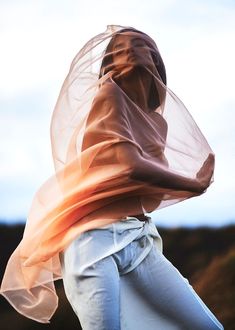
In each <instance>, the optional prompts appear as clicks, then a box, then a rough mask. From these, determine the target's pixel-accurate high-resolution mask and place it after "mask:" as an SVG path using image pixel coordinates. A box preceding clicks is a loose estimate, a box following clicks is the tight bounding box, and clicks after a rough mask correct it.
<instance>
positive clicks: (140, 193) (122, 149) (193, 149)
mask: <svg viewBox="0 0 235 330" xmlns="http://www.w3.org/2000/svg"><path fill="white" fill-rule="evenodd" d="M50 133H51V146H52V156H53V160H54V166H55V174H54V175H53V176H51V177H50V178H49V179H48V180H47V181H46V182H45V183H43V184H42V186H41V187H40V188H39V189H38V191H37V192H36V194H35V196H34V198H33V200H32V204H31V208H30V210H29V213H28V217H27V221H26V225H25V230H24V234H23V238H22V240H21V242H20V244H19V245H18V246H17V248H16V249H15V251H14V252H13V253H12V255H11V256H10V258H9V261H8V263H7V266H6V270H5V273H4V277H3V280H2V284H1V291H0V293H1V294H2V295H3V296H4V297H5V298H6V299H7V300H8V301H9V303H10V304H11V305H12V306H13V307H14V308H15V309H16V310H17V311H18V312H19V313H21V314H23V315H24V316H26V317H28V318H31V319H33V320H36V321H38V322H42V323H50V321H49V320H50V318H51V317H52V315H53V314H54V312H55V310H56V308H57V306H58V296H57V294H56V290H55V286H54V281H55V280H58V279H61V278H62V274H61V265H60V260H59V252H60V251H62V250H64V249H65V248H66V247H67V246H68V245H69V244H70V243H71V242H72V240H74V239H75V238H76V237H78V236H79V235H80V234H81V233H83V232H85V231H87V230H91V229H94V228H98V227H101V226H104V225H107V224H109V223H113V222H115V221H118V220H119V219H120V218H123V217H125V216H128V215H138V214H141V213H142V206H143V207H144V209H145V210H146V211H147V212H148V213H151V212H153V211H156V210H158V209H160V208H163V207H167V206H170V205H172V204H175V203H178V202H181V201H183V200H185V199H188V198H191V197H194V196H198V195H200V194H202V193H204V192H205V191H206V189H207V187H208V186H209V185H210V184H211V183H212V182H213V170H214V162H213V161H208V159H209V158H210V155H213V151H212V150H211V147H210V146H209V144H208V142H207V140H206V139H205V137H204V135H203V134H202V132H201V130H200V129H199V127H198V126H197V124H196V123H195V121H194V119H193V118H192V116H191V115H190V113H189V111H188V110H187V109H186V107H185V106H184V104H183V103H182V102H181V100H180V99H179V98H178V97H177V96H176V95H175V94H174V93H173V92H172V91H171V90H170V89H169V88H168V87H167V81H166V70H165V66H164V63H163V60H162V57H161V55H160V52H159V49H158V47H157V46H156V43H155V41H154V40H153V39H152V38H151V37H149V36H148V35H147V34H145V33H143V32H141V31H138V30H136V29H134V28H132V27H124V26H119V25H108V26H107V28H106V30H105V31H104V32H103V33H100V34H98V35H97V36H95V37H94V38H92V39H91V40H89V41H88V42H87V43H86V44H85V45H84V47H83V48H82V49H81V50H80V51H79V53H78V54H77V55H76V56H75V58H74V59H73V61H72V64H71V66H70V70H69V73H68V75H67V77H66V79H65V81H64V83H63V85H62V88H61V91H60V94H59V97H58V100H57V103H56V105H55V108H54V111H53V115H52V119H51V127H50ZM174 175H175V176H177V175H178V176H179V177H180V180H183V181H182V182H184V180H185V182H186V183H187V182H189V183H190V182H192V183H194V182H195V181H197V180H199V179H201V180H202V181H203V180H204V181H206V180H207V181H208V184H207V185H206V186H205V187H204V189H202V190H198V189H195V188H194V186H192V188H190V187H189V184H185V186H182V187H180V186H179V185H177V183H175V182H176V181H174V180H173V179H172V178H174ZM167 176H169V180H168V181H169V183H168V184H166V180H165V179H164V178H165V177H167ZM172 176H173V177H172ZM203 178H204V179H203ZM204 181H203V182H204Z"/></svg>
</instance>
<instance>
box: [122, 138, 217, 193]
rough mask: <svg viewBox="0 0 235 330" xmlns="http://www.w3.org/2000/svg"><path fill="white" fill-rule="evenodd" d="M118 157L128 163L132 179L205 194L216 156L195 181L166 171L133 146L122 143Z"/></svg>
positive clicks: (209, 158)
mask: <svg viewBox="0 0 235 330" xmlns="http://www.w3.org/2000/svg"><path fill="white" fill-rule="evenodd" d="M117 157H118V159H119V161H120V162H121V163H122V162H128V164H130V167H131V169H132V170H131V174H130V178H131V179H134V180H139V181H143V182H148V183H150V184H151V185H156V186H160V187H162V188H169V189H176V190H186V191H190V192H196V193H199V194H200V193H203V191H204V190H205V189H206V188H207V187H208V186H209V183H210V179H211V176H212V174H213V168H214V155H213V154H209V156H208V158H207V159H206V161H205V162H204V164H203V165H202V167H201V169H200V170H199V172H198V173H197V176H196V178H195V179H190V178H186V177H184V176H182V175H179V174H176V173H173V172H170V171H167V170H165V169H164V168H163V167H161V166H160V165H158V164H157V162H156V163H153V162H151V161H149V160H148V159H145V158H143V157H142V156H141V155H140V153H139V152H138V150H137V148H135V147H134V146H133V145H132V144H129V143H121V144H120V145H119V146H118V150H117Z"/></svg>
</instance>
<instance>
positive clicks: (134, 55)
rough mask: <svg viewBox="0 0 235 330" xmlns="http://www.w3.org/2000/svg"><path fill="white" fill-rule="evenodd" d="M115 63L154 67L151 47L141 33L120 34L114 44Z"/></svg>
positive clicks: (117, 65)
mask: <svg viewBox="0 0 235 330" xmlns="http://www.w3.org/2000/svg"><path fill="white" fill-rule="evenodd" d="M112 56H113V64H114V66H115V67H120V66H121V67H122V66H129V65H130V66H138V65H139V66H147V67H148V68H150V69H152V68H153V67H154V66H155V64H154V62H153V59H152V56H151V53H150V50H149V47H148V46H147V44H146V43H145V41H144V39H143V38H141V36H140V35H138V34H134V35H125V34H120V35H118V36H117V37H116V39H115V42H114V44H113V53H112Z"/></svg>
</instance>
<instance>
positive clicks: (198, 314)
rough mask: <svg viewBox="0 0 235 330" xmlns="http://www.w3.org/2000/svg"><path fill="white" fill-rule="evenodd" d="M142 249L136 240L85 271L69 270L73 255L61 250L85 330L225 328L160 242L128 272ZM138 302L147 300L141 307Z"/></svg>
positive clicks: (65, 280)
mask: <svg viewBox="0 0 235 330" xmlns="http://www.w3.org/2000/svg"><path fill="white" fill-rule="evenodd" d="M92 233H94V235H95V233H99V235H102V234H101V233H102V231H99V232H98V231H97V230H94V231H89V235H92ZM103 233H106V234H107V231H105V232H104V231H103ZM83 238H84V236H83ZM77 240H79V238H78V239H77ZM78 243H79V241H76V244H78ZM72 244H73V243H72ZM78 246H79V245H77V247H78ZM141 249H142V247H141V244H140V240H138V239H137V240H135V241H133V242H131V243H130V244H128V245H127V246H126V247H124V248H123V249H121V250H120V251H118V252H116V253H114V254H112V255H109V256H107V257H105V258H103V259H101V260H99V261H97V262H96V263H94V264H92V265H90V266H88V267H87V268H85V269H84V268H83V270H82V272H81V271H78V272H76V270H75V271H74V270H73V271H72V272H71V271H69V270H68V269H69V268H68V269H67V268H66V267H65V264H66V260H65V259H66V258H69V254H66V253H65V254H64V253H61V264H62V273H63V283H64V289H65V294H66V296H67V298H68V300H69V302H70V304H71V306H72V308H73V310H74V312H75V313H76V315H77V316H78V318H79V321H80V324H81V326H82V329H83V330H127V329H128V330H138V329H145V330H155V329H159V330H176V329H178V330H180V329H182V330H183V329H185V330H212V329H213V330H218V329H224V328H223V325H222V324H221V323H220V322H219V321H218V319H217V318H216V317H215V315H214V314H213V313H212V312H211V311H210V310H209V308H208V307H207V306H206V305H205V303H204V302H203V301H202V300H201V298H200V297H199V296H198V295H197V293H196V292H195V291H194V289H193V288H192V286H191V285H190V284H189V282H188V280H187V279H186V278H185V277H183V276H182V275H181V273H180V272H179V271H178V269H177V268H176V267H174V265H173V264H172V263H171V262H170V261H169V260H168V259H167V258H166V257H165V256H164V255H163V254H162V253H161V252H160V251H159V250H158V249H157V248H156V246H153V247H152V249H151V250H150V252H149V253H148V255H147V256H146V257H145V258H144V259H143V260H142V261H141V263H140V264H139V265H138V266H137V267H136V268H134V269H132V270H131V271H130V272H128V273H126V269H127V268H128V267H130V265H131V264H133V262H134V261H135V259H136V258H137V257H138V253H140V252H141ZM122 281H123V282H122ZM122 283H124V284H122ZM121 288H122V291H121ZM128 290H130V292H129V293H128ZM131 292H132V293H133V292H134V294H133V296H131ZM125 295H126V296H125ZM127 296H128V299H129V301H128V299H126V298H127ZM125 297H126V298H125ZM125 299H126V300H125ZM139 301H143V302H144V303H143V304H142V306H141V307H140V308H139V309H138V306H139V305H138V304H139ZM136 311H138V313H137V314H135V312H136ZM148 313H149V314H148ZM151 313H152V314H151ZM147 314H148V318H147V321H146V319H145V318H144V316H145V315H147ZM155 317H156V318H155ZM144 319H145V321H144V323H143V324H142V323H141V322H142V320H144Z"/></svg>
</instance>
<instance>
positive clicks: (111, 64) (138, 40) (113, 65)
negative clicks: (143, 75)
mask: <svg viewBox="0 0 235 330" xmlns="http://www.w3.org/2000/svg"><path fill="white" fill-rule="evenodd" d="M137 66H138V67H142V68H144V67H145V68H147V69H149V70H150V71H151V72H152V73H153V74H156V72H157V76H158V78H160V79H161V81H162V82H163V83H164V84H165V85H166V71H165V66H164V63H163V60H162V58H161V55H160V53H159V51H158V49H157V46H156V44H155V42H154V41H153V40H152V39H151V38H150V37H149V36H148V35H147V34H145V33H144V32H141V31H139V30H136V29H134V28H125V29H122V30H119V31H118V32H116V33H115V34H114V35H113V36H112V38H111V40H110V42H109V44H108V46H107V47H106V49H105V53H104V57H103V60H102V63H101V67H100V73H99V78H101V77H102V76H104V75H105V74H107V73H108V72H110V71H113V73H114V76H115V75H116V74H117V75H118V74H120V72H121V71H122V70H123V69H125V68H128V67H137ZM148 101H149V102H148V103H149V107H150V109H156V108H157V107H158V106H159V105H160V101H159V95H158V91H157V88H156V84H155V83H154V81H152V84H151V89H150V93H149V100H148Z"/></svg>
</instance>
